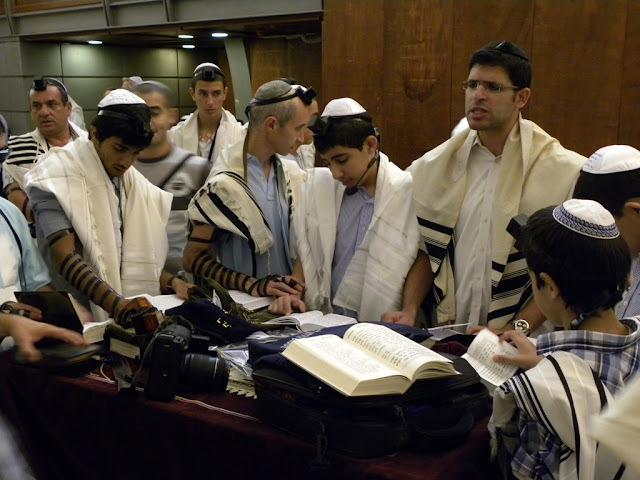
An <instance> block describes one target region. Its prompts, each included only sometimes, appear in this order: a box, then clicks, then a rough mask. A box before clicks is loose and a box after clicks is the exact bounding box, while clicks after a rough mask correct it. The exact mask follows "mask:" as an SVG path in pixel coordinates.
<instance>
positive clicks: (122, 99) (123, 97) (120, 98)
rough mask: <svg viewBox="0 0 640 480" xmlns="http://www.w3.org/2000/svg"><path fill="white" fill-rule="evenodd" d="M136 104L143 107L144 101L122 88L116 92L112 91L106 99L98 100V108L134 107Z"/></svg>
mask: <svg viewBox="0 0 640 480" xmlns="http://www.w3.org/2000/svg"><path fill="white" fill-rule="evenodd" d="M138 103H142V104H143V105H144V104H145V103H144V100H142V99H141V98H140V97H139V96H137V95H136V94H135V93H132V92H130V91H129V90H125V89H123V88H118V89H116V90H112V91H111V92H109V94H108V95H107V96H106V97H104V98H103V99H102V100H100V103H99V104H98V108H105V107H111V106H113V105H135V104H138Z"/></svg>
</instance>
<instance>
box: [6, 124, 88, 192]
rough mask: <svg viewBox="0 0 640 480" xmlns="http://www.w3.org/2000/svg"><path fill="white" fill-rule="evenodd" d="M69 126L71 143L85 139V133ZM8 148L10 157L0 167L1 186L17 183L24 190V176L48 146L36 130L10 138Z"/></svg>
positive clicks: (72, 125)
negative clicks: (0, 173)
mask: <svg viewBox="0 0 640 480" xmlns="http://www.w3.org/2000/svg"><path fill="white" fill-rule="evenodd" d="M69 126H70V127H71V140H72V141H73V140H75V139H76V138H87V132H85V131H84V130H82V129H81V128H80V127H78V126H77V125H74V124H73V123H71V122H69ZM8 146H9V148H10V149H11V155H10V156H9V158H7V159H6V161H5V162H4V164H3V166H2V170H3V173H2V175H3V185H4V186H5V187H6V186H7V185H9V184H10V183H13V182H17V183H18V185H19V186H20V188H21V189H23V190H24V185H25V180H24V176H25V175H26V173H27V172H28V171H29V170H31V169H32V168H33V167H34V166H35V164H36V162H37V161H38V157H40V155H44V154H45V153H47V152H48V151H49V144H48V143H47V141H46V140H45V138H44V137H43V136H42V134H41V133H40V131H39V130H38V129H37V128H36V129H35V130H33V131H32V132H29V133H25V134H24V135H17V136H13V137H11V138H10V139H9V144H8Z"/></svg>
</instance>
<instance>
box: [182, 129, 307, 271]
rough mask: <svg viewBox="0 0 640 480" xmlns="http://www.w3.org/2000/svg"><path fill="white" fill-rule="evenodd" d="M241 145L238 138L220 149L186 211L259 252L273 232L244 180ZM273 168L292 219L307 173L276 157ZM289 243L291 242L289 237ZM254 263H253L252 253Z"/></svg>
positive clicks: (264, 249) (266, 247)
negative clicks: (233, 142) (202, 184)
mask: <svg viewBox="0 0 640 480" xmlns="http://www.w3.org/2000/svg"><path fill="white" fill-rule="evenodd" d="M243 147H244V142H243V141H241V142H238V143H236V144H235V145H232V146H231V147H229V148H227V149H225V150H223V151H222V153H221V154H220V158H219V159H218V162H217V164H216V165H215V166H214V168H213V169H212V170H211V173H210V174H209V177H208V178H207V180H206V182H205V184H204V186H203V187H202V188H201V189H200V190H199V191H198V193H196V195H195V196H194V197H193V199H192V200H191V203H190V204H189V208H188V210H187V214H188V216H189V220H191V221H196V222H202V223H206V224H208V225H213V226H215V227H216V228H219V229H221V230H226V231H228V232H231V233H233V234H235V235H239V236H240V237H242V238H244V239H246V240H247V242H248V243H249V248H250V249H251V250H252V252H254V254H259V255H261V254H263V253H266V252H267V251H268V250H269V248H271V246H272V245H273V235H272V234H271V230H270V229H269V225H268V224H267V222H266V220H265V217H264V214H263V213H262V210H261V209H260V207H259V205H258V204H257V202H256V200H255V198H254V196H253V194H252V193H251V189H250V188H249V186H248V185H247V183H246V182H245V180H244V177H243V175H244V164H243V161H242V151H243ZM274 168H276V174H277V175H279V178H280V180H281V181H282V182H283V185H284V188H283V190H284V194H285V196H286V201H287V205H288V206H289V220H290V222H291V221H292V220H291V217H292V215H293V212H294V211H295V207H296V205H298V202H299V199H300V198H301V195H302V191H301V186H302V184H303V183H304V181H305V180H306V173H305V172H303V171H302V170H300V168H299V167H298V166H297V165H296V164H295V163H293V162H288V161H281V160H276V162H275V163H274ZM290 230H292V229H290ZM291 235H293V232H291ZM289 244H290V245H292V246H293V245H294V243H293V242H291V240H290V243H289ZM290 256H291V257H295V253H294V252H290ZM253 263H254V266H255V256H254V259H253ZM254 270H255V268H254Z"/></svg>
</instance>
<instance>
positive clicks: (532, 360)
mask: <svg viewBox="0 0 640 480" xmlns="http://www.w3.org/2000/svg"><path fill="white" fill-rule="evenodd" d="M520 241H521V242H522V246H521V251H522V253H523V254H524V256H525V258H526V260H527V265H528V266H529V277H530V278H531V282H532V285H533V296H534V299H535V301H536V304H537V305H538V306H539V308H540V310H541V311H542V313H543V314H544V315H545V316H546V317H547V318H548V319H549V320H550V321H552V322H553V324H554V325H555V326H556V327H558V328H561V329H562V330H560V331H555V332H551V333H548V334H543V335H540V336H539V337H538V338H537V343H536V344H535V345H534V344H533V343H532V342H531V341H530V340H529V339H527V338H526V337H525V336H524V334H523V333H522V332H517V331H510V332H506V333H504V334H503V335H502V339H503V340H504V341H511V342H513V343H514V345H515V346H516V347H517V349H518V354H516V355H513V356H504V355H496V356H495V357H494V360H495V361H496V362H498V363H503V364H510V365H516V366H518V367H520V368H522V369H524V370H527V372H526V374H522V375H516V376H515V377H513V378H512V379H511V380H509V381H508V382H507V383H505V384H504V385H502V386H501V387H500V388H499V389H496V392H495V397H494V419H493V421H492V425H493V427H492V428H493V430H494V431H495V429H496V428H497V429H498V430H500V431H507V432H508V431H509V429H511V435H507V437H503V440H504V439H505V438H508V437H511V438H512V439H513V436H512V435H513V434H514V433H515V438H517V439H518V440H519V444H518V445H517V446H516V448H515V449H513V451H512V452H510V458H511V460H510V467H511V469H512V470H513V472H514V474H515V475H516V477H517V478H572V477H571V476H569V477H566V476H563V475H560V477H558V472H560V473H563V472H565V471H567V468H568V466H569V465H571V462H574V463H576V464H579V463H580V459H579V457H580V454H579V453H578V454H576V455H573V456H574V457H575V458H573V459H570V457H571V456H572V455H571V454H572V453H573V452H579V449H580V445H579V444H578V443H579V440H578V433H579V432H578V430H579V429H578V427H579V426H580V425H582V424H584V422H585V421H586V418H582V417H581V413H580V412H582V414H584V412H589V411H591V410H592V408H591V407H590V406H589V405H583V404H584V403H585V402H587V403H588V402H590V400H588V399H586V398H585V397H584V395H576V393H577V392H579V391H582V389H583V386H584V385H587V384H588V383H589V382H590V383H591V384H593V376H594V375H595V376H597V377H598V378H599V381H601V383H602V384H603V385H604V387H605V388H606V390H607V391H608V392H609V393H610V394H613V395H615V394H616V393H618V392H619V391H620V390H621V389H622V388H623V386H624V385H625V383H626V382H627V380H628V379H629V378H630V377H631V376H632V375H633V374H634V373H636V372H637V371H638V370H639V369H640V358H639V353H640V319H639V318H638V317H629V318H624V319H620V320H618V319H617V318H616V315H615V312H614V307H615V305H616V304H617V303H618V302H619V301H620V299H621V298H622V295H623V293H624V291H625V289H626V286H627V278H628V275H629V268H630V266H631V257H630V255H629V248H628V247H627V244H626V242H625V241H624V239H623V238H622V236H621V235H620V232H619V230H618V228H617V227H616V223H615V221H614V218H613V216H612V215H611V214H610V213H609V212H608V211H607V210H606V209H605V208H604V207H602V205H600V204H599V203H597V202H594V201H592V200H578V199H572V200H567V201H566V202H565V203H564V204H562V205H560V206H557V207H548V208H544V209H542V210H539V211H538V212H536V213H535V214H533V215H532V216H531V218H530V219H529V220H528V221H527V223H526V225H525V226H524V227H523V231H522V233H521V238H520ZM557 352H568V353H571V354H573V355H574V356H577V357H579V358H580V359H581V360H582V361H583V362H582V363H586V365H587V366H588V367H590V368H585V369H583V370H580V367H579V364H581V362H580V361H579V360H577V359H575V357H573V358H574V360H572V359H571V357H566V355H564V354H563V355H559V356H557ZM551 354H554V355H556V356H557V358H554V359H551V358H546V357H547V356H549V355H551ZM559 359H562V361H560V360H559ZM556 364H557V365H558V367H557V368H555V367H554V366H555V365H556ZM541 371H543V372H544V375H541V374H540V372H541ZM581 371H583V372H585V373H586V374H585V373H580V372H581ZM554 372H555V373H554ZM551 374H553V375H554V377H555V376H559V377H560V378H563V377H564V378H565V380H567V381H566V382H564V381H560V382H559V383H557V385H559V387H558V388H551V387H550V385H552V381H551V378H550V375H551ZM523 375H524V376H523ZM554 382H555V381H554ZM576 386H578V387H579V388H578V389H577V390H576V389H575V387H576ZM596 388H597V385H596ZM596 388H594V389H593V391H594V392H596ZM558 389H561V391H558ZM565 390H566V392H565ZM572 391H573V392H574V393H573V401H572V400H571V396H572V394H571V392H572ZM604 395H605V394H604V393H602V394H601V395H600V396H598V395H597V394H596V395H594V397H595V399H597V400H598V404H597V405H598V407H599V406H600V403H599V397H600V398H601V397H603V396H604ZM560 398H564V399H565V400H567V399H568V400H567V404H568V405H569V406H570V407H571V408H573V413H570V414H569V415H566V416H564V417H566V418H562V417H563V416H562V415H560V416H558V415H557V412H558V411H559V409H560V408H561V406H560V403H558V402H556V401H555V400H556V399H560ZM516 405H517V407H518V408H519V416H518V415H516V416H513V412H514V408H515V406H516ZM554 419H555V420H554ZM567 420H568V426H567V424H566V423H564V422H565V421H567ZM516 425H517V427H516ZM514 428H515V432H514V431H513V429H514ZM567 428H569V429H570V431H571V432H574V433H575V435H569V436H568V437H567V435H566V432H567ZM511 441H512V440H511ZM567 442H568V443H567ZM499 443H500V442H499ZM582 453H583V454H586V452H582ZM583 457H584V455H583ZM569 471H570V469H569ZM574 473H575V472H574ZM578 477H579V478H589V476H588V475H586V476H585V477H582V476H580V475H578ZM591 478H593V477H591ZM596 478H605V477H596ZM612 478H613V477H612ZM616 478H619V477H616Z"/></svg>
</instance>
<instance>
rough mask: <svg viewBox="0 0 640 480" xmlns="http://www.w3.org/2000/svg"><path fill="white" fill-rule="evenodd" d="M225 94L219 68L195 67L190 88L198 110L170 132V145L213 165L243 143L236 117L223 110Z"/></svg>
mask: <svg viewBox="0 0 640 480" xmlns="http://www.w3.org/2000/svg"><path fill="white" fill-rule="evenodd" d="M228 91H229V88H228V87H227V79H226V77H225V75H224V73H222V70H221V69H220V67H218V66H217V65H215V64H213V63H201V64H200V65H198V66H197V67H196V68H195V70H194V71H193V78H192V79H191V87H190V88H189V94H190V95H191V98H192V99H193V101H194V102H195V103H196V107H197V110H196V111H195V112H193V113H192V114H191V115H189V117H187V119H186V120H183V121H182V122H180V123H178V124H177V125H176V126H174V127H173V128H172V129H171V130H169V132H168V136H169V141H170V142H171V143H173V144H174V145H176V146H178V147H180V148H184V149H185V150H186V151H188V152H191V153H193V154H194V155H198V156H200V157H204V158H206V159H207V160H208V161H209V163H210V164H211V165H213V164H214V163H215V162H216V159H217V158H218V155H220V152H221V151H222V149H224V148H225V147H226V146H228V145H232V144H234V143H236V142H238V141H240V140H242V139H243V138H244V135H245V133H246V130H245V129H244V128H243V127H242V125H241V124H240V123H239V122H238V120H236V117H234V116H233V115H232V114H231V112H229V111H227V110H225V109H224V108H223V107H222V105H223V104H224V101H225V99H226V98H227V92H228Z"/></svg>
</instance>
